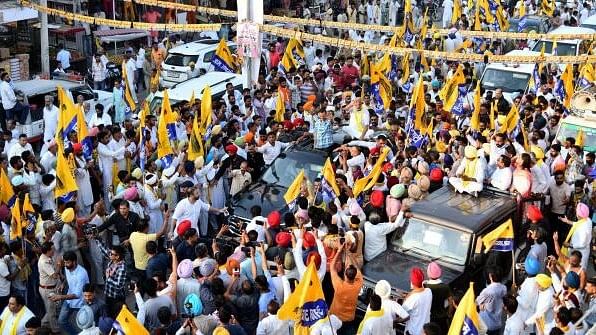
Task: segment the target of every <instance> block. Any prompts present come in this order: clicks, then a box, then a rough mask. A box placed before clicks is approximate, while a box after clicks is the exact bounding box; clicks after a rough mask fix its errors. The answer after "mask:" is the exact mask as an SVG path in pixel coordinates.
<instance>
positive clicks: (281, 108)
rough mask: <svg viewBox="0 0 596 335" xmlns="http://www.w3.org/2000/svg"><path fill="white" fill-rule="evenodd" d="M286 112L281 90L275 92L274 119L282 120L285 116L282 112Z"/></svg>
mask: <svg viewBox="0 0 596 335" xmlns="http://www.w3.org/2000/svg"><path fill="white" fill-rule="evenodd" d="M285 113H286V104H285V103H284V99H283V97H282V96H281V92H278V93H277V101H276V102H275V121H277V122H283V121H284V119H285V117H284V114H285Z"/></svg>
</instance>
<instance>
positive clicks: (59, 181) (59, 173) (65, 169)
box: [54, 139, 79, 198]
mask: <svg viewBox="0 0 596 335" xmlns="http://www.w3.org/2000/svg"><path fill="white" fill-rule="evenodd" d="M56 143H57V144H58V150H57V151H56V188H55V189H54V196H55V197H56V198H58V197H61V196H64V195H66V194H68V193H70V192H74V191H77V190H78V189H79V187H78V186H77V182H76V180H75V178H74V175H73V174H72V170H71V168H70V165H69V164H68V161H67V160H66V157H64V143H63V142H62V139H60V140H59V141H57V142H56Z"/></svg>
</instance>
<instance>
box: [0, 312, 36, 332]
mask: <svg viewBox="0 0 596 335" xmlns="http://www.w3.org/2000/svg"><path fill="white" fill-rule="evenodd" d="M22 308H24V309H25V312H23V316H22V317H21V318H20V320H19V324H18V325H17V335H25V334H27V331H26V330H25V323H27V321H29V319H31V318H32V317H34V316H35V314H33V312H31V311H30V310H29V308H27V306H23V307H22ZM17 314H18V313H17ZM16 316H17V315H16V314H13V313H12V312H11V311H10V310H9V309H8V306H6V307H5V308H4V311H2V324H5V325H6V326H4V330H3V331H2V334H0V335H10V334H11V330H12V327H13V325H14V323H15V321H16V319H17V318H16Z"/></svg>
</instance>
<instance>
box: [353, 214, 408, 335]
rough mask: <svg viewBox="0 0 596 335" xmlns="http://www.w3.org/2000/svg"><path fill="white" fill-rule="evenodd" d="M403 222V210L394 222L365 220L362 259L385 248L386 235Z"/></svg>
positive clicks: (367, 259) (375, 255)
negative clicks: (375, 222)
mask: <svg viewBox="0 0 596 335" xmlns="http://www.w3.org/2000/svg"><path fill="white" fill-rule="evenodd" d="M404 222H405V219H404V212H401V211H400V212H399V215H398V216H397V218H396V219H395V221H394V222H382V223H378V224H376V225H373V224H372V223H370V222H369V221H366V222H365V223H364V245H365V246H366V247H365V248H364V259H365V260H366V261H367V262H368V261H370V260H371V259H373V258H375V257H377V256H378V255H380V254H381V253H382V252H383V251H385V250H387V237H386V235H387V234H389V233H391V232H392V231H394V230H395V229H397V228H398V227H401V226H403V224H404ZM414 334H417V333H414Z"/></svg>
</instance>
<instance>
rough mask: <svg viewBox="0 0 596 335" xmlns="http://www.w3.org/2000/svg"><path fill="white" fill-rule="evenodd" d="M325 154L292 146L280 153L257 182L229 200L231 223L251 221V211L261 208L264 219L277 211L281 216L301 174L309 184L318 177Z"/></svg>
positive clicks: (303, 147) (286, 209)
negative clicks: (286, 195)
mask: <svg viewBox="0 0 596 335" xmlns="http://www.w3.org/2000/svg"><path fill="white" fill-rule="evenodd" d="M326 158H327V153H326V152H323V151H319V150H314V149H309V148H307V147H305V146H291V147H289V148H288V149H286V151H285V152H282V153H281V154H280V155H279V156H278V157H277V158H276V159H275V160H274V161H273V163H272V164H271V166H269V167H268V168H267V169H266V170H265V172H264V173H263V176H262V177H261V179H260V180H259V181H257V182H256V183H254V184H252V185H250V186H249V187H248V188H247V189H245V190H244V191H242V192H240V193H238V194H236V195H235V196H234V197H232V203H231V205H232V206H231V208H232V209H231V211H230V212H231V213H230V214H231V216H230V219H229V220H230V221H231V223H236V224H237V223H246V222H249V221H250V219H251V215H250V209H251V208H252V207H253V206H260V207H261V210H262V212H263V213H265V215H266V214H267V213H269V212H271V211H274V210H277V211H280V212H281V214H282V215H283V214H284V213H286V212H287V211H288V210H289V209H288V205H287V204H286V202H285V200H284V194H285V193H286V191H287V190H288V187H289V186H290V185H291V184H292V182H293V181H294V179H295V178H296V175H298V173H299V172H300V170H302V169H304V174H305V176H306V177H307V178H308V179H309V180H310V181H311V182H312V181H313V180H314V179H315V178H317V177H319V175H320V174H321V170H322V169H323V165H324V164H325V159H326Z"/></svg>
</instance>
